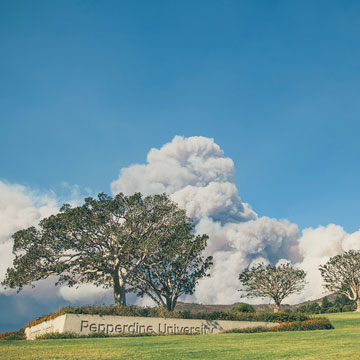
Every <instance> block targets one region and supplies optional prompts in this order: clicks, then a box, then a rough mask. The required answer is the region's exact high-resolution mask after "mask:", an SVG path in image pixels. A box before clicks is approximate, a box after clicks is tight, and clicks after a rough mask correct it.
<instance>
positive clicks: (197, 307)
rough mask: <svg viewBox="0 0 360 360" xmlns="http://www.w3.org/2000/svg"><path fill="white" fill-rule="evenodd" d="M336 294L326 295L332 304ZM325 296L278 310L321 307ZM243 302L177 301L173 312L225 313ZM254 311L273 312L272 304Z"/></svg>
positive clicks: (283, 306) (264, 305)
mask: <svg viewBox="0 0 360 360" xmlns="http://www.w3.org/2000/svg"><path fill="white" fill-rule="evenodd" d="M336 296H337V294H335V293H334V294H330V295H326V297H327V298H328V300H329V301H331V302H333V301H334V300H335V298H336ZM324 297H325V296H323V297H322V298H319V299H315V300H310V301H305V302H302V303H300V304H295V305H289V304H283V305H281V306H280V309H285V308H290V309H296V308H297V307H299V306H302V305H308V304H312V303H315V302H317V303H318V304H319V305H321V303H322V300H323V298H324ZM241 303H244V302H238V303H234V304H231V305H203V304H196V303H183V302H181V301H178V303H177V304H176V307H175V310H177V311H203V312H212V311H227V310H231V309H232V308H233V307H234V306H236V305H239V304H241ZM252 306H253V307H254V308H255V310H256V311H273V305H272V304H258V305H253V304H252Z"/></svg>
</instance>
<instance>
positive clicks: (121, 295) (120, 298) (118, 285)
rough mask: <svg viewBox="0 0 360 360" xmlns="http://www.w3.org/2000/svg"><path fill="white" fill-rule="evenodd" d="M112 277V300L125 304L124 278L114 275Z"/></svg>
mask: <svg viewBox="0 0 360 360" xmlns="http://www.w3.org/2000/svg"><path fill="white" fill-rule="evenodd" d="M113 279H114V300H115V304H118V305H122V306H126V289H125V285H126V282H125V281H124V279H122V278H121V277H119V276H118V275H115V276H114V277H113Z"/></svg>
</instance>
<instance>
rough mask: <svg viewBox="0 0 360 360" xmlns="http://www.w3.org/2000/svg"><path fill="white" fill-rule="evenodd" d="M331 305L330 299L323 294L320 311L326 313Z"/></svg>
mask: <svg viewBox="0 0 360 360" xmlns="http://www.w3.org/2000/svg"><path fill="white" fill-rule="evenodd" d="M332 306H333V303H332V302H331V301H329V299H328V298H327V297H326V296H325V297H324V298H323V299H322V302H321V312H322V313H327V312H329V309H330V308H331V307H332Z"/></svg>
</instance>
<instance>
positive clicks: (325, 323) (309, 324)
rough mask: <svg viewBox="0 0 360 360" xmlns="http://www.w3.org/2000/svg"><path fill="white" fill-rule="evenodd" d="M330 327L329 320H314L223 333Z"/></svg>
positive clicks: (325, 328) (329, 328) (326, 328)
mask: <svg viewBox="0 0 360 360" xmlns="http://www.w3.org/2000/svg"><path fill="white" fill-rule="evenodd" d="M333 328H334V327H333V326H332V324H331V322H330V321H329V319H326V318H314V319H311V320H305V321H287V322H283V323H281V324H280V325H276V326H257V327H248V328H243V329H232V330H226V331H223V333H259V332H279V331H307V330H331V329H333Z"/></svg>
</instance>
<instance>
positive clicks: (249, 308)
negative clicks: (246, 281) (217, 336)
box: [232, 303, 255, 313]
mask: <svg viewBox="0 0 360 360" xmlns="http://www.w3.org/2000/svg"><path fill="white" fill-rule="evenodd" d="M232 310H233V311H240V312H244V313H254V312H255V308H254V307H253V306H252V305H250V304H245V303H242V304H239V305H236V306H234V307H233V308H232Z"/></svg>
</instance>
